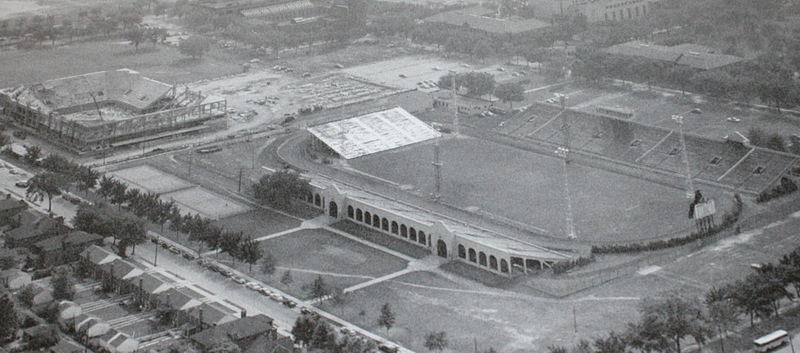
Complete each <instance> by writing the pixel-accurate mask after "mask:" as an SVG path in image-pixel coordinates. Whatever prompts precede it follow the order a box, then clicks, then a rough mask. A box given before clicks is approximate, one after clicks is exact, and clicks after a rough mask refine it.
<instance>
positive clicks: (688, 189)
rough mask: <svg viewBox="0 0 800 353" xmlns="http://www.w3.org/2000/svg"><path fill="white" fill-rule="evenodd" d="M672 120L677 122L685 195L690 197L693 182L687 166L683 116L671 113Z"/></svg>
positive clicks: (692, 193)
mask: <svg viewBox="0 0 800 353" xmlns="http://www.w3.org/2000/svg"><path fill="white" fill-rule="evenodd" d="M672 120H675V122H676V123H678V132H679V135H680V139H681V152H682V153H681V157H682V158H683V166H684V167H685V168H686V197H687V198H689V199H691V198H693V197H694V182H693V181H692V171H691V168H690V167H689V152H688V151H686V139H685V138H684V137H683V116H680V115H673V116H672Z"/></svg>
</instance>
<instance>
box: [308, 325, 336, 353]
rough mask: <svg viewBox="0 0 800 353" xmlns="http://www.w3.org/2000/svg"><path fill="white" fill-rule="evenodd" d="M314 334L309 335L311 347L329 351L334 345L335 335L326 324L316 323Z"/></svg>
mask: <svg viewBox="0 0 800 353" xmlns="http://www.w3.org/2000/svg"><path fill="white" fill-rule="evenodd" d="M316 324H317V325H316V326H315V327H314V333H313V334H312V335H311V347H312V348H319V349H323V350H330V349H332V348H333V346H334V345H335V344H336V335H335V334H334V333H333V329H332V328H331V327H330V325H329V324H328V323H327V322H324V321H317V323H316Z"/></svg>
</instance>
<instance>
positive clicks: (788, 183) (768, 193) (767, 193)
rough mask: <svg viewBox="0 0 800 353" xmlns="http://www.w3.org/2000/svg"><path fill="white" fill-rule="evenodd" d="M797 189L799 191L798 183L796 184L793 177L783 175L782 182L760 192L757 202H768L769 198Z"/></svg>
mask: <svg viewBox="0 0 800 353" xmlns="http://www.w3.org/2000/svg"><path fill="white" fill-rule="evenodd" d="M795 191H797V184H795V183H794V182H793V181H792V179H789V178H787V177H781V183H780V184H779V185H776V186H775V187H774V188H772V189H769V190H764V191H762V192H761V193H760V194H758V197H757V198H756V202H758V203H762V202H767V201H769V200H772V199H775V198H778V197H781V196H785V195H788V194H791V193H793V192H795Z"/></svg>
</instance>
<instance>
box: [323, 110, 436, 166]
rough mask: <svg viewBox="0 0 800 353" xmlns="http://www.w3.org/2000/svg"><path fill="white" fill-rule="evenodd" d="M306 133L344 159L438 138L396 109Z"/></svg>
mask: <svg viewBox="0 0 800 353" xmlns="http://www.w3.org/2000/svg"><path fill="white" fill-rule="evenodd" d="M308 131H309V132H310V133H311V134H313V135H314V136H315V137H316V138H318V139H319V140H320V141H322V142H323V143H325V144H326V145H327V146H328V147H330V148H331V149H333V150H334V151H336V153H338V154H339V155H340V156H342V157H343V158H345V159H351V158H356V157H361V156H364V155H368V154H372V153H378V152H382V151H386V150H390V149H393V148H397V147H402V146H407V145H410V144H414V143H417V142H422V141H426V140H430V139H433V138H437V137H440V136H441V134H440V133H439V132H438V131H436V130H435V129H434V128H432V127H431V126H430V125H428V124H426V123H424V122H423V121H421V120H419V119H417V118H416V117H414V116H413V115H411V113H409V112H407V111H405V109H403V108H400V107H397V108H392V109H389V110H384V111H380V112H375V113H369V114H366V115H362V116H357V117H355V118H350V119H346V120H339V121H334V122H331V123H327V124H324V125H318V126H314V127H310V128H308Z"/></svg>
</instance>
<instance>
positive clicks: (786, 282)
mask: <svg viewBox="0 0 800 353" xmlns="http://www.w3.org/2000/svg"><path fill="white" fill-rule="evenodd" d="M788 288H792V289H793V292H792V291H790V290H789V289H788ZM798 295H800V248H796V249H794V250H793V251H792V252H790V253H789V254H786V255H784V256H783V257H781V258H780V260H779V261H778V262H777V263H774V264H773V263H767V264H762V265H760V267H759V268H758V269H756V270H755V271H754V272H753V273H750V274H748V275H747V276H745V277H744V278H743V279H740V280H738V281H735V282H731V283H728V284H725V285H723V286H720V287H712V288H711V289H709V290H708V291H707V292H706V293H705V295H704V296H703V297H702V298H699V299H698V298H694V297H689V296H686V295H685V294H682V293H679V292H677V291H672V292H667V293H665V295H662V296H660V297H658V298H648V299H645V300H643V301H642V304H641V306H640V308H639V313H640V317H639V319H638V321H636V322H632V323H629V324H628V325H627V329H626V330H625V331H623V332H613V331H612V332H609V333H608V334H607V335H605V336H602V337H599V338H596V339H594V340H592V341H589V340H580V341H579V342H578V343H577V344H576V345H575V346H574V347H572V349H571V350H570V349H567V348H566V347H564V346H551V347H549V350H550V352H551V353H567V352H572V353H625V352H632V351H641V352H659V353H669V352H681V351H682V347H683V344H684V343H685V342H686V341H687V340H691V341H694V342H695V343H696V344H698V345H700V346H702V345H704V344H707V343H708V342H709V341H711V340H713V339H717V340H718V341H719V344H720V347H721V349H722V351H723V352H724V351H725V348H724V346H725V342H724V341H725V339H726V338H727V337H728V336H729V335H730V333H731V332H732V331H733V330H735V329H736V328H737V326H738V324H740V322H741V321H742V319H743V318H744V319H745V320H746V321H747V322H748V323H749V326H750V327H751V328H752V327H755V325H756V319H757V318H758V319H761V320H762V321H763V320H768V319H770V318H773V317H778V316H780V315H781V313H780V309H781V304H782V303H783V302H784V301H786V300H792V299H793V298H794V297H796V296H798Z"/></svg>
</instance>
